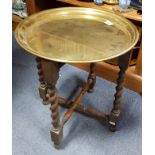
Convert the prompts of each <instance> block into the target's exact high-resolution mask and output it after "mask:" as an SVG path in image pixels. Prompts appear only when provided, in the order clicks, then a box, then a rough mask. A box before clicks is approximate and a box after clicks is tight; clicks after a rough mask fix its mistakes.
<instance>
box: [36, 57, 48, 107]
mask: <svg viewBox="0 0 155 155" xmlns="http://www.w3.org/2000/svg"><path fill="white" fill-rule="evenodd" d="M36 62H37V68H38V75H39V81H40V86H39V94H40V97H41V98H42V99H43V104H44V105H46V104H47V98H46V93H47V85H46V83H45V81H44V76H43V70H42V66H41V58H39V57H36Z"/></svg>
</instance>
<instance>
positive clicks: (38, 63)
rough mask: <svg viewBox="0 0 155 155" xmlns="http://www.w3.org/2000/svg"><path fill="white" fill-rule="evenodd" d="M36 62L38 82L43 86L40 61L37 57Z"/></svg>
mask: <svg viewBox="0 0 155 155" xmlns="http://www.w3.org/2000/svg"><path fill="white" fill-rule="evenodd" d="M36 62H37V68H38V75H39V81H40V83H41V84H45V83H44V76H43V70H42V68H41V59H40V58H39V57H36Z"/></svg>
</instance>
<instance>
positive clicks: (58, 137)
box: [50, 128, 63, 149]
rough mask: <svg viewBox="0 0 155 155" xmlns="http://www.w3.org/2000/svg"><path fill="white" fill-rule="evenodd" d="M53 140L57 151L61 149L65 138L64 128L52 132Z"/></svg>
mask: <svg viewBox="0 0 155 155" xmlns="http://www.w3.org/2000/svg"><path fill="white" fill-rule="evenodd" d="M50 133H51V140H52V141H53V143H54V147H55V148H56V149H60V147H61V145H60V144H61V141H62V138H63V129H62V128H57V129H55V128H53V129H52V130H51V132H50Z"/></svg>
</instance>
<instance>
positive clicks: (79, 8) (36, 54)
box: [14, 7, 139, 63]
mask: <svg viewBox="0 0 155 155" xmlns="http://www.w3.org/2000/svg"><path fill="white" fill-rule="evenodd" d="M68 9H72V10H79V11H84V10H85V11H86V10H87V11H88V10H90V11H96V12H99V13H106V14H109V15H111V16H113V17H117V18H119V19H121V20H123V21H125V22H127V23H128V24H129V25H130V28H132V29H133V30H134V33H135V40H134V41H133V43H132V45H131V46H129V47H128V48H127V49H126V50H124V51H122V52H120V53H119V54H117V55H114V56H110V57H108V58H101V59H97V60H86V61H83V60H66V59H64V60H63V59H57V58H51V57H47V56H43V55H41V54H38V53H36V52H35V50H33V49H29V48H27V47H26V46H24V45H23V44H22V43H21V41H20V39H19V37H18V29H19V28H20V27H21V25H22V24H23V23H25V22H26V21H28V20H30V19H31V18H33V17H35V16H38V15H41V14H44V13H48V12H54V11H60V12H61V11H65V10H68ZM14 35H15V39H16V41H17V43H18V44H19V45H20V46H21V47H22V48H23V49H25V50H26V51H27V52H29V53H31V54H33V55H35V56H38V57H41V58H44V59H47V60H51V61H56V62H62V63H91V62H100V61H105V60H110V59H113V58H117V57H119V56H121V55H123V54H125V53H127V52H129V51H130V50H131V49H132V48H133V47H134V46H135V45H136V43H137V42H138V39H139V32H138V30H137V28H136V26H135V25H134V24H133V23H132V22H131V21H129V20H128V19H126V18H125V17H122V16H120V15H117V14H114V13H111V12H108V11H104V10H99V9H94V8H87V7H60V8H54V9H53V8H52V9H47V10H43V11H40V12H38V13H34V14H32V15H30V16H28V17H27V18H25V19H24V20H23V21H21V22H20V23H19V24H18V25H17V27H16V29H15V32H14Z"/></svg>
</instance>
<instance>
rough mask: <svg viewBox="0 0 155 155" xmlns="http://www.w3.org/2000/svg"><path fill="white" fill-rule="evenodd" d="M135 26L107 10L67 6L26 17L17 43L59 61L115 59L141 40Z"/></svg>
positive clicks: (17, 37) (19, 30)
mask: <svg viewBox="0 0 155 155" xmlns="http://www.w3.org/2000/svg"><path fill="white" fill-rule="evenodd" d="M138 37H139V34H138V31H137V29H136V27H135V26H134V25H133V24H132V23H131V22H130V21H128V20H127V19H125V18H123V17H121V16H118V15H115V14H113V13H109V12H106V11H101V10H96V9H92V8H82V7H64V8H57V9H50V10H46V11H41V12H39V13H36V14H34V15H31V16H29V17H27V18H26V19H25V20H24V21H22V22H21V23H20V24H19V25H18V26H17V28H16V30H15V38H16V40H17V42H18V43H19V44H20V45H21V46H22V47H23V48H24V49H25V50H27V51H28V52H30V53H32V54H34V55H36V56H39V57H41V58H45V59H48V60H53V61H57V62H65V63H90V62H98V61H103V60H108V59H112V58H115V57H118V56H120V55H122V54H125V53H126V52H128V51H129V50H131V49H132V48H133V47H134V46H135V44H136V43H137V41H138Z"/></svg>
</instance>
